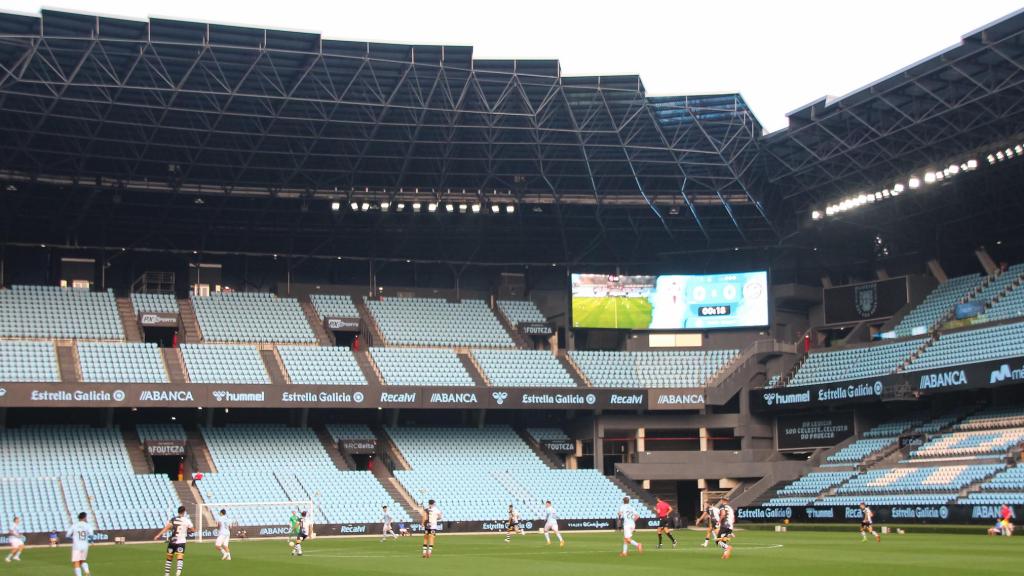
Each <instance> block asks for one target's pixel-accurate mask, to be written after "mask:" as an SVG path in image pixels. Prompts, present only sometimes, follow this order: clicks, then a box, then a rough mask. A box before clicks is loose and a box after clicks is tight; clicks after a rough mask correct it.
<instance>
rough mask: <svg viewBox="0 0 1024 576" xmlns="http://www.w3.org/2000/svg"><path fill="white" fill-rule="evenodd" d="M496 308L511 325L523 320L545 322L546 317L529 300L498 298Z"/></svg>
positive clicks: (516, 324)
mask: <svg viewBox="0 0 1024 576" xmlns="http://www.w3.org/2000/svg"><path fill="white" fill-rule="evenodd" d="M498 310H500V311H501V313H502V315H504V316H505V319H506V320H508V323H509V324H510V325H512V326H518V325H519V324H521V323H523V322H547V321H548V319H547V318H546V317H545V316H544V314H543V313H542V312H541V311H540V309H539V308H537V305H536V304H534V303H533V302H532V301H530V300H498Z"/></svg>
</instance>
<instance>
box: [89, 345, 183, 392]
mask: <svg viewBox="0 0 1024 576" xmlns="http://www.w3.org/2000/svg"><path fill="white" fill-rule="evenodd" d="M78 359H79V363H80V365H81V367H82V381H83V382H116V383H120V384H131V383H138V384H166V383H167V382H169V380H168V378H167V370H166V368H165V367H164V362H163V358H162V357H161V356H160V349H159V348H157V346H156V344H154V343H141V342H130V343H123V344H122V343H118V344H112V343H106V342H79V343H78Z"/></svg>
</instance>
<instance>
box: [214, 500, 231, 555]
mask: <svg viewBox="0 0 1024 576" xmlns="http://www.w3.org/2000/svg"><path fill="white" fill-rule="evenodd" d="M214 545H215V546H216V547H217V551H219V552H220V559H221V560H231V519H229V518H228V511H227V510H221V511H220V513H219V514H218V516H217V541H216V542H215V543H214Z"/></svg>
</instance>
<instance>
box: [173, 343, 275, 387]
mask: <svg viewBox="0 0 1024 576" xmlns="http://www.w3.org/2000/svg"><path fill="white" fill-rule="evenodd" d="M181 356H182V358H183V359H184V360H185V367H186V369H187V370H188V376H189V380H190V381H192V382H195V383H197V384H270V376H269V375H267V369H266V367H265V366H264V365H263V359H262V358H260V353H259V350H257V349H256V348H255V347H252V346H238V345H230V344H225V345H216V344H209V345H207V344H182V345H181Z"/></svg>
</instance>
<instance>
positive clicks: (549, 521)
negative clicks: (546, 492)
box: [542, 500, 565, 548]
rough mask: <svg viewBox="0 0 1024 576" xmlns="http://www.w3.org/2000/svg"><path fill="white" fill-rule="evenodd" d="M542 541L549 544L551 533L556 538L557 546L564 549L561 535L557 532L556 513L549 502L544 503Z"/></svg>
mask: <svg viewBox="0 0 1024 576" xmlns="http://www.w3.org/2000/svg"><path fill="white" fill-rule="evenodd" d="M542 531H543V532H544V540H545V541H547V543H548V544H551V533H552V532H554V533H555V536H557V537H558V545H559V546H560V547H562V548H565V540H563V539H562V533H561V532H559V531H558V513H557V512H555V507H554V506H552V505H551V500H548V501H546V502H544V528H543V530H542Z"/></svg>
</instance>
